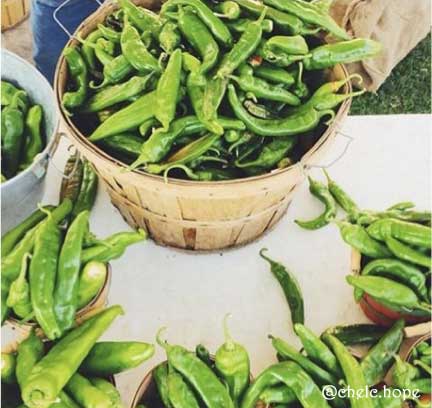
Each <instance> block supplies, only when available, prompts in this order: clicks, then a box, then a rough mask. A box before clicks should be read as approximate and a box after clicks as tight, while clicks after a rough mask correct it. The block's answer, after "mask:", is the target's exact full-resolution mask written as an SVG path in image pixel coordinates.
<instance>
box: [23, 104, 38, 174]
mask: <svg viewBox="0 0 432 408" xmlns="http://www.w3.org/2000/svg"><path fill="white" fill-rule="evenodd" d="M42 116H43V111H42V107H41V106H40V105H33V106H32V107H31V108H30V109H29V110H28V112H27V116H26V119H25V130H26V140H25V144H24V157H23V163H22V164H21V166H20V167H21V168H23V169H25V168H27V167H28V166H30V165H31V164H32V163H33V160H34V158H35V157H36V155H37V154H38V153H40V152H41V151H42V149H43V137H42V133H41V126H42Z"/></svg>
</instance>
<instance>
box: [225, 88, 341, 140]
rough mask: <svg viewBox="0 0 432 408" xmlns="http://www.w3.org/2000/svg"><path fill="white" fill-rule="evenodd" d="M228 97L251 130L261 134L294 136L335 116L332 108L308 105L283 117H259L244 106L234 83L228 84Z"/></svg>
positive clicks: (235, 112)
mask: <svg viewBox="0 0 432 408" xmlns="http://www.w3.org/2000/svg"><path fill="white" fill-rule="evenodd" d="M228 99H229V102H230V104H231V107H232V109H233V111H234V114H235V116H236V117H237V118H238V119H240V120H242V121H243V122H244V124H245V125H246V127H247V128H248V129H249V130H250V131H251V132H254V133H255V134H257V135H260V136H275V137H276V136H292V135H296V134H299V133H305V132H307V131H309V130H311V129H313V128H315V127H316V126H317V125H318V123H319V121H320V119H321V117H323V116H326V115H331V116H332V117H333V116H334V112H333V111H332V110H325V111H317V110H316V109H314V108H312V107H308V108H307V109H302V110H300V111H299V112H296V113H294V114H292V115H289V116H288V117H286V118H283V119H273V120H268V119H258V118H255V117H253V116H251V115H250V114H249V113H248V112H247V111H246V110H245V109H244V108H243V106H242V104H241V102H240V100H239V98H238V96H237V93H236V91H235V88H234V86H233V85H232V84H230V85H228Z"/></svg>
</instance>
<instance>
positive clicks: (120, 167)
mask: <svg viewBox="0 0 432 408" xmlns="http://www.w3.org/2000/svg"><path fill="white" fill-rule="evenodd" d="M117 8H118V5H117V4H113V3H110V4H107V5H102V6H101V7H99V8H98V9H97V10H96V11H95V12H94V13H93V14H91V15H90V16H89V17H87V18H86V19H85V20H84V21H83V22H82V23H81V24H80V25H79V26H78V28H77V29H76V31H75V33H79V32H80V31H81V30H82V29H83V28H84V27H85V26H86V25H87V22H89V21H91V20H93V19H94V18H97V17H99V16H100V15H103V14H108V12H111V11H112V10H115V9H117ZM75 33H74V35H73V36H72V37H71V38H70V39H69V41H68V42H67V43H66V45H65V48H66V47H69V46H71V45H72V44H75V43H77V40H76V39H75V38H76V35H75ZM63 67H65V58H64V56H63V53H61V55H60V58H59V60H58V61H57V66H56V70H55V77H54V93H55V98H56V103H57V106H58V110H59V111H60V115H61V118H62V119H63V122H64V124H65V125H66V128H67V129H68V131H69V134H70V135H71V137H72V139H73V140H74V141H75V142H77V143H79V144H80V145H81V146H82V147H83V148H85V149H87V150H89V151H90V152H91V153H92V154H94V155H96V156H97V157H98V158H99V159H100V160H103V161H104V162H106V163H107V164H109V165H110V166H112V167H114V168H116V170H117V171H120V172H124V173H126V169H127V167H128V166H127V165H126V164H124V163H122V162H121V161H119V160H117V159H115V158H114V157H111V156H110V155H109V154H108V153H106V152H104V151H103V150H102V149H100V148H99V147H98V146H96V144H94V143H92V142H90V141H89V140H88V139H87V137H86V136H85V135H83V134H82V133H81V132H80V131H79V130H78V129H77V127H76V126H75V124H74V123H73V122H72V120H71V118H70V117H69V116H68V115H66V114H65V112H64V110H63V109H62V108H61V93H62V91H63V90H61V89H60V86H59V82H60V72H61V71H62V69H63ZM335 69H340V70H341V72H342V74H343V77H344V79H347V78H348V76H349V74H348V70H347V68H346V66H345V65H344V64H337V65H336V66H335V67H333V69H332V70H335ZM345 89H346V92H345V93H349V92H350V91H351V90H352V84H351V81H349V82H347V84H346V88H345ZM351 101H352V98H348V99H346V100H345V101H343V102H342V103H341V105H340V106H339V108H338V110H337V112H336V115H335V118H334V120H333V121H332V123H331V124H330V125H329V126H328V127H327V128H326V129H325V130H324V132H323V133H322V134H321V135H320V137H319V138H318V139H317V141H316V142H315V143H314V145H313V146H312V147H311V148H310V149H309V150H308V151H306V152H305V154H304V155H303V156H302V157H301V159H300V160H299V161H298V162H297V163H294V164H293V165H291V166H289V167H286V168H284V169H275V170H273V171H270V172H267V173H265V174H261V175H258V176H253V177H244V178H237V179H232V180H223V181H197V180H185V179H178V178H172V177H164V176H161V175H157V174H150V173H147V172H145V171H142V170H139V169H135V170H133V171H132V173H134V174H135V175H139V176H142V177H145V178H147V179H151V180H152V181H155V182H159V183H163V184H170V185H174V186H182V187H192V188H195V187H196V188H199V187H203V186H204V187H209V186H219V187H223V186H232V185H236V184H239V183H249V184H251V183H254V182H256V181H263V180H266V179H269V178H273V177H275V176H278V175H282V174H284V173H287V172H289V171H291V170H293V169H294V168H296V167H297V168H300V169H301V170H302V171H303V169H305V168H307V167H308V161H309V156H310V155H311V154H313V153H314V152H315V151H316V150H318V149H319V148H320V147H321V146H322V145H323V144H324V143H325V142H326V141H327V139H328V138H329V137H330V135H331V134H332V132H337V131H338V127H339V126H340V122H341V121H342V120H343V118H344V116H345V114H348V112H349V109H350V106H351Z"/></svg>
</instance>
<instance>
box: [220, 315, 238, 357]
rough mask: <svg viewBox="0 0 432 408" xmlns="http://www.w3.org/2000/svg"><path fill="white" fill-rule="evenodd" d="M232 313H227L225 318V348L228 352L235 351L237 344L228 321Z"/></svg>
mask: <svg viewBox="0 0 432 408" xmlns="http://www.w3.org/2000/svg"><path fill="white" fill-rule="evenodd" d="M231 316H232V315H231V313H227V314H226V315H225V317H224V321H223V328H224V337H225V344H224V348H225V350H227V351H233V350H234V349H235V343H234V341H233V339H232V337H231V333H230V331H229V328H228V319H229V318H230V317H231Z"/></svg>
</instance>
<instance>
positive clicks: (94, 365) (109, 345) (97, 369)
mask: <svg viewBox="0 0 432 408" xmlns="http://www.w3.org/2000/svg"><path fill="white" fill-rule="evenodd" d="M154 352H155V348H154V346H153V345H152V344H148V343H142V342H136V341H135V342H132V341H131V342H126V341H123V342H99V343H96V344H95V345H94V346H93V348H92V349H91V350H90V352H89V354H88V355H87V357H86V358H85V360H84V361H83V363H82V365H81V367H80V370H82V371H83V372H84V373H86V374H88V375H91V376H100V377H108V376H110V375H114V374H118V373H121V372H123V371H126V370H130V369H131V368H135V367H138V366H139V365H140V364H142V363H143V362H144V361H146V360H148V359H149V358H151V357H152V356H153V354H154Z"/></svg>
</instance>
